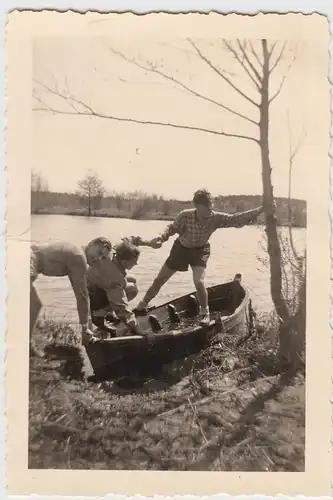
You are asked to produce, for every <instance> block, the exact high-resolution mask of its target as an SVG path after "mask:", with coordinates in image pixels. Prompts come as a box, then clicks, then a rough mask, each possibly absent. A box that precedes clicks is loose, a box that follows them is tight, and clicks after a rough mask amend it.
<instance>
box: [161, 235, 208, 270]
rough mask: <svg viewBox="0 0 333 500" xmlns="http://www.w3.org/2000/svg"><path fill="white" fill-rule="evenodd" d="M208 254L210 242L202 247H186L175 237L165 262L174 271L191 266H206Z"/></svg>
mask: <svg viewBox="0 0 333 500" xmlns="http://www.w3.org/2000/svg"><path fill="white" fill-rule="evenodd" d="M209 256H210V244H209V243H207V244H206V245H205V246H203V247H197V248H186V247H184V246H183V245H182V244H181V243H180V241H179V239H177V240H176V241H175V242H174V244H173V246H172V248H171V251H170V255H169V257H168V259H167V260H166V262H165V264H166V265H167V266H168V268H169V269H172V270H174V271H187V270H188V268H189V266H191V267H197V266H198V267H207V261H208V259H209Z"/></svg>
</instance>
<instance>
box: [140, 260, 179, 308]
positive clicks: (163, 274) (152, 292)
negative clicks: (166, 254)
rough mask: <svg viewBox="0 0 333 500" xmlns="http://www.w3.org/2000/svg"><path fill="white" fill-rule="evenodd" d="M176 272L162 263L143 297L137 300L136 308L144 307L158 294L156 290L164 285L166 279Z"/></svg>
mask: <svg viewBox="0 0 333 500" xmlns="http://www.w3.org/2000/svg"><path fill="white" fill-rule="evenodd" d="M175 273H176V271H175V270H174V269H170V268H169V267H168V266H167V265H166V264H164V265H163V266H162V268H161V270H160V272H159V273H158V275H157V276H156V278H155V279H154V281H153V283H152V285H151V286H150V288H149V289H148V290H147V292H146V295H145V296H144V297H143V299H142V300H141V301H140V302H139V304H138V305H137V309H138V310H141V309H146V308H147V306H148V304H149V302H151V301H152V300H153V298H154V297H156V295H157V294H158V292H159V291H160V290H161V288H162V286H163V285H165V283H166V282H167V281H169V279H170V278H171V277H172V276H173V275H174V274H175Z"/></svg>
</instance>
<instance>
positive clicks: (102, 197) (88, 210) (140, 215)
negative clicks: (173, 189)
mask: <svg viewBox="0 0 333 500" xmlns="http://www.w3.org/2000/svg"><path fill="white" fill-rule="evenodd" d="M275 201H276V208H277V209H276V215H277V220H278V224H279V225H287V224H288V221H289V200H288V198H276V199H275ZM261 203H262V197H261V196H259V195H227V196H222V195H220V196H217V197H216V198H215V199H214V206H215V208H216V210H219V211H222V212H228V213H235V212H243V211H245V210H250V209H251V208H255V207H257V206H258V205H260V204H261ZM191 207H192V202H191V200H176V199H165V198H163V197H162V196H158V195H157V194H148V193H145V192H143V191H134V192H115V191H114V192H111V193H110V194H106V191H105V189H104V187H103V182H102V181H101V179H99V177H98V176H97V175H96V174H95V173H94V172H92V171H89V172H88V173H87V175H86V176H85V177H84V178H83V179H82V180H80V181H78V183H77V191H76V192H75V193H56V192H52V191H49V189H48V186H47V183H46V182H45V180H43V178H42V176H41V175H40V174H38V173H35V172H34V173H33V175H32V183H31V213H33V214H64V215H82V216H95V217H114V218H120V217H123V218H130V219H160V220H171V219H173V218H174V216H175V215H176V214H177V213H179V212H180V211H181V210H184V209H186V208H191ZM290 208H291V222H292V225H293V226H294V227H306V202H305V201H304V200H297V199H291V203H290ZM258 222H259V223H262V224H263V223H264V216H262V217H261V218H260V219H259V220H258Z"/></svg>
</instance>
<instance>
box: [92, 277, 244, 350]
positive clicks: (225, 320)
mask: <svg viewBox="0 0 333 500" xmlns="http://www.w3.org/2000/svg"><path fill="white" fill-rule="evenodd" d="M234 283H235V281H230V282H227V283H221V284H220V285H213V286H211V287H208V290H209V289H214V288H216V287H218V286H223V285H232V284H234ZM240 286H241V288H242V289H243V290H244V292H245V296H244V298H243V299H242V301H241V303H240V304H239V306H237V307H236V309H235V310H234V312H233V313H232V314H230V315H229V316H222V317H221V321H222V324H223V328H225V327H227V326H228V324H229V323H231V322H232V321H233V320H234V319H235V318H237V316H238V315H239V314H241V312H242V311H243V310H245V308H246V306H247V305H248V303H249V300H250V294H249V290H248V288H247V287H246V286H244V285H242V284H241V283H240ZM191 295H193V292H192V293H189V294H186V295H183V296H181V297H179V298H177V299H173V300H170V301H169V302H165V303H164V304H161V305H159V306H156V307H154V308H152V309H150V310H149V313H150V312H153V311H154V310H156V309H158V308H162V307H163V308H164V307H167V306H168V305H169V304H173V303H175V301H177V300H181V299H184V298H186V297H189V296H191ZM149 313H148V314H149ZM214 326H215V319H212V320H211V321H210V323H209V324H208V325H195V326H193V327H192V328H191V327H189V328H188V329H183V330H171V331H169V332H164V333H161V332H157V333H152V334H151V335H124V336H121V337H113V338H110V339H101V340H100V341H99V342H101V343H102V344H104V345H112V344H117V343H119V344H120V343H123V344H126V343H128V344H131V343H134V342H139V343H142V342H145V343H155V341H156V343H159V340H161V341H162V340H167V339H171V338H175V337H181V336H185V335H191V334H193V333H195V332H198V331H199V330H201V331H207V330H209V329H211V328H213V327H214ZM175 332H177V333H175Z"/></svg>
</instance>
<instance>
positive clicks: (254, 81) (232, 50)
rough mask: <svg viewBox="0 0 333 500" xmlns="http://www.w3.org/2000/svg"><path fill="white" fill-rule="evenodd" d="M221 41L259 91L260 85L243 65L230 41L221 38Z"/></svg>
mask: <svg viewBox="0 0 333 500" xmlns="http://www.w3.org/2000/svg"><path fill="white" fill-rule="evenodd" d="M223 43H224V45H225V47H226V48H227V49H228V50H229V52H231V53H232V54H233V56H234V57H235V59H236V61H237V62H238V63H239V64H240V65H241V67H242V68H243V69H244V70H245V71H246V74H247V75H248V76H249V78H250V79H251V80H252V82H253V83H254V84H255V86H256V87H257V89H258V90H259V91H260V85H259V83H258V82H257V80H256V79H255V78H254V76H253V75H252V73H251V72H250V71H249V69H248V68H247V67H246V66H245V64H244V61H242V60H241V58H240V56H239V54H238V53H237V51H236V49H234V48H233V47H232V45H231V44H230V43H228V42H227V40H223Z"/></svg>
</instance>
